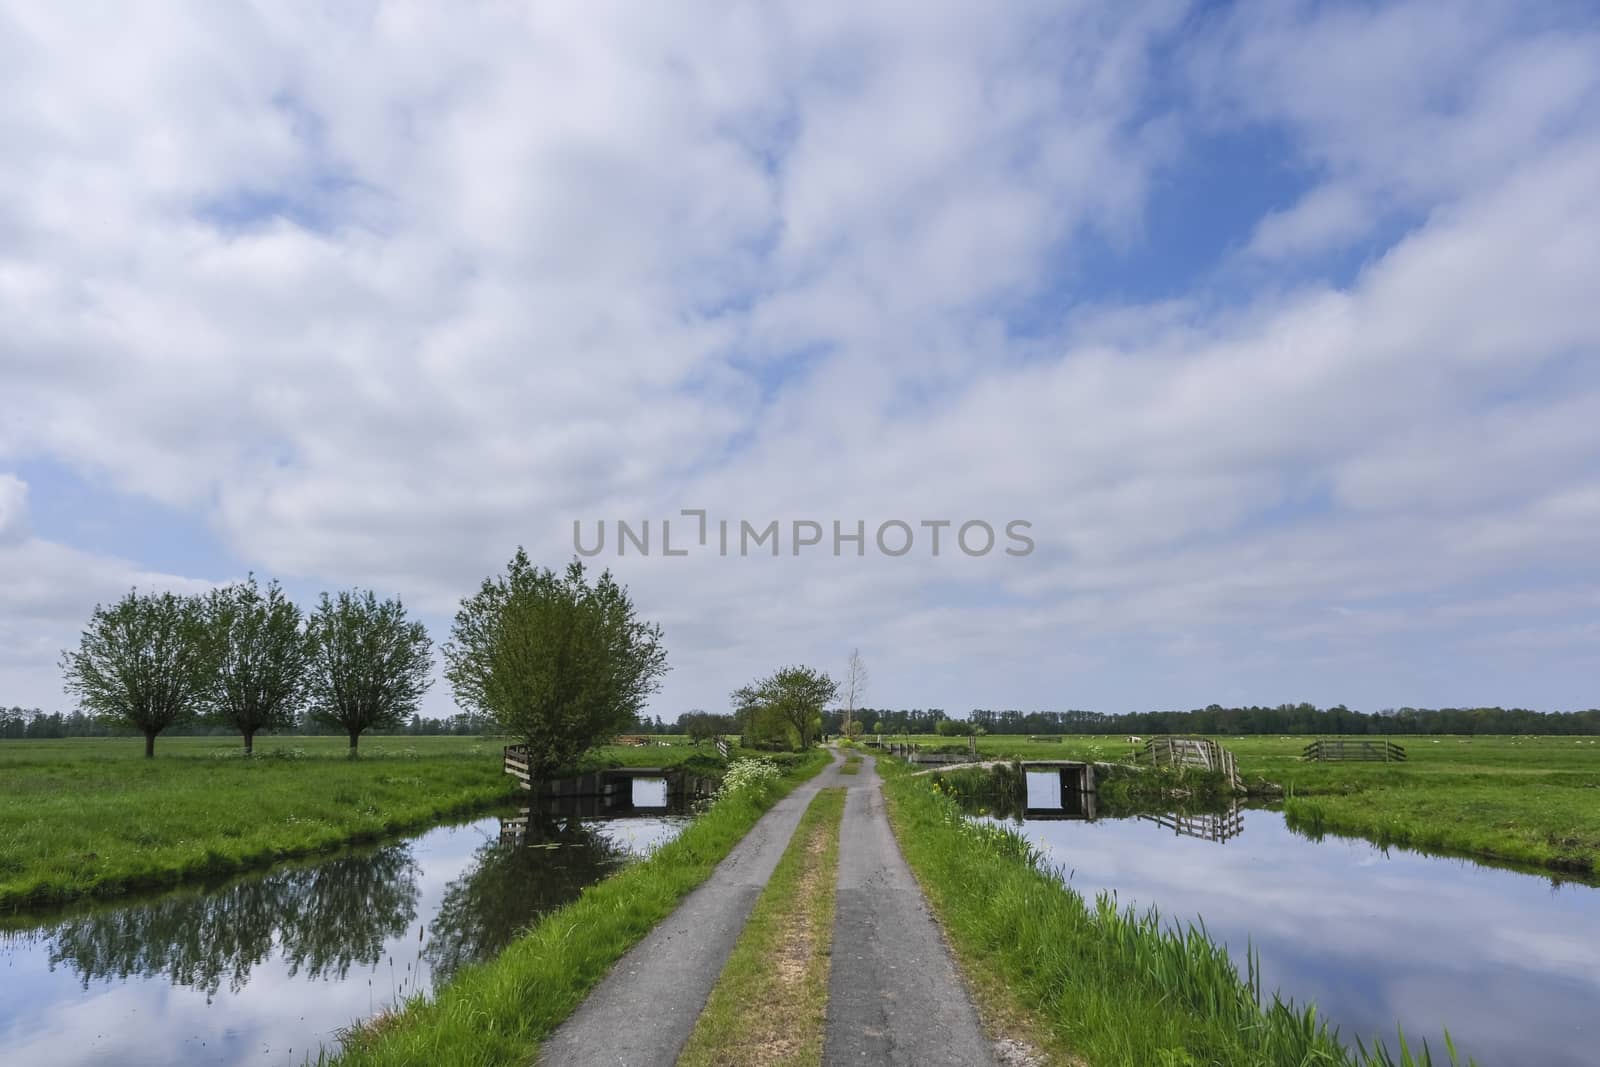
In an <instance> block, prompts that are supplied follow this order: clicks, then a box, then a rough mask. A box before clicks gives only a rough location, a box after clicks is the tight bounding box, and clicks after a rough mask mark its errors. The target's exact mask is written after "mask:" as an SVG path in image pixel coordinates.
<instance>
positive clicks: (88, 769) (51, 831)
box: [0, 736, 704, 910]
mask: <svg viewBox="0 0 1600 1067" xmlns="http://www.w3.org/2000/svg"><path fill="white" fill-rule="evenodd" d="M346 746H347V742H346V741H345V739H344V738H337V737H298V736H295V737H262V738H258V739H257V741H256V756H255V758H254V759H249V760H246V759H243V758H241V757H240V745H239V742H238V739H237V738H228V737H183V738H170V739H164V740H161V741H159V742H158V743H157V745H156V758H155V759H153V760H146V759H144V758H143V754H144V753H143V742H142V740H141V739H139V738H133V739H125V738H74V739H69V740H63V741H0V910H16V909H18V908H21V907H24V906H29V907H31V906H38V905H45V904H50V903H54V902H58V901H62V900H67V899H70V898H73V897H78V896H86V895H88V896H107V895H113V894H116V893H119V892H123V891H126V890H130V889H135V888H144V887H151V886H162V885H170V884H174V883H177V882H179V881H183V880H185V879H190V878H196V877H203V876H209V875H218V874H225V873H230V872H233V871H237V870H241V869H244V868H247V867H252V866H257V865H261V864H264V863H269V862H272V861H273V860H277V859H282V858H285V857H289V856H298V855H308V854H311V853H314V852H319V851H323V850H325V849H330V848H334V847H337V846H339V845H343V844H347V843H350V842H354V841H362V840H369V839H372V838H377V837H381V836H383V835H385V834H389V833H393V832H395V831H398V830H403V829H409V828H413V827H417V826H421V825H425V824H427V823H430V822H433V821H435V820H437V819H440V818H443V817H445V816H449V815H456V814H462V813H465V812H468V811H472V810H476V809H480V808H483V807H486V806H488V805H491V804H494V803H496V802H500V801H506V800H511V799H513V798H514V797H515V796H516V795H517V794H516V792H515V790H514V789H513V783H512V781H511V779H510V778H508V777H507V776H506V775H505V774H503V773H502V770H501V747H502V742H501V741H499V740H484V739H478V738H469V737H368V738H366V739H364V740H363V741H362V744H361V750H360V751H361V756H360V758H358V759H355V760H351V759H348V758H346V756H347V752H348V749H347V747H346ZM697 757H699V758H700V759H704V757H700V756H699V754H698V753H697V752H696V750H695V749H693V748H692V747H690V746H688V745H687V744H676V745H673V746H672V747H658V746H651V747H646V748H632V747H608V748H603V749H599V750H597V751H596V752H595V753H593V754H592V755H591V757H590V758H589V759H588V760H586V764H587V765H594V766H607V765H609V766H620V765H632V766H671V765H676V764H679V763H683V762H687V761H690V760H695V759H696V758H697Z"/></svg>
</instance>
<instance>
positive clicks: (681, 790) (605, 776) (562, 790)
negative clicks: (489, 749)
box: [505, 745, 704, 807]
mask: <svg viewBox="0 0 1600 1067" xmlns="http://www.w3.org/2000/svg"><path fill="white" fill-rule="evenodd" d="M505 772H506V773H507V774H509V775H511V776H512V777H513V778H515V779H516V780H517V783H518V784H519V785H521V786H522V788H523V789H526V790H528V791H529V792H533V791H534V788H535V787H534V782H533V777H532V774H531V773H530V772H529V762H528V749H527V746H525V745H507V746H506V749H505ZM636 778H659V779H661V780H663V781H665V782H666V784H667V790H666V793H667V796H668V797H673V796H684V795H688V796H698V795H700V794H701V793H703V792H704V782H703V781H702V780H701V779H699V778H697V777H695V776H694V775H692V774H688V773H687V772H685V771H684V770H683V769H682V768H679V767H608V768H606V769H605V770H600V771H591V772H589V773H588V774H579V775H574V776H573V777H570V778H557V779H554V780H553V781H548V782H540V783H538V790H537V792H538V796H539V797H540V799H565V798H579V797H600V798H604V799H605V801H606V805H603V806H610V807H624V806H625V807H632V806H633V782H634V779H636Z"/></svg>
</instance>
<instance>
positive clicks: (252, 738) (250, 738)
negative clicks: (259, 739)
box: [244, 730, 256, 758]
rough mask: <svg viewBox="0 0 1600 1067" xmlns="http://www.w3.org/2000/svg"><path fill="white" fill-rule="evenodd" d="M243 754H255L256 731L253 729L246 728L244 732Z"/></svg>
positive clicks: (247, 755)
mask: <svg viewBox="0 0 1600 1067" xmlns="http://www.w3.org/2000/svg"><path fill="white" fill-rule="evenodd" d="M244 754H245V757H246V758H249V757H250V756H253V755H255V754H256V732H255V731H254V730H246V731H245V732H244Z"/></svg>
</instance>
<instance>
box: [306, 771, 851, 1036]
mask: <svg viewBox="0 0 1600 1067" xmlns="http://www.w3.org/2000/svg"><path fill="white" fill-rule="evenodd" d="M827 762H828V757H827V756H826V755H824V754H823V753H821V752H813V753H809V754H807V756H806V757H805V758H804V759H803V760H801V761H800V762H798V763H796V764H795V765H794V768H793V770H792V771H791V774H790V776H789V777H788V778H787V779H784V780H782V781H779V782H775V783H767V784H763V785H760V786H754V787H751V788H748V789H742V790H739V791H737V792H733V793H730V794H729V795H727V796H724V797H722V798H721V799H719V800H718V801H717V802H716V803H715V804H713V805H712V806H711V807H710V808H709V809H708V810H707V811H706V812H705V814H703V815H701V816H700V817H699V818H697V819H696V820H695V821H694V822H693V823H692V824H691V825H690V826H689V827H688V829H686V830H684V832H683V833H682V834H680V835H679V836H678V837H676V838H674V839H673V840H672V841H670V842H668V843H667V844H665V845H663V846H661V847H660V848H659V849H657V850H656V851H655V852H653V853H651V855H650V856H649V857H648V858H646V859H644V860H642V861H640V862H638V863H636V864H633V865H631V866H629V867H627V868H625V869H623V870H622V871H621V872H619V873H618V874H616V875H613V876H612V877H610V878H608V879H606V880H605V881H603V882H600V883H598V884H597V885H593V886H590V887H589V888H587V889H585V890H584V892H583V895H582V896H580V897H579V898H578V899H577V900H576V901H574V902H573V903H571V904H569V905H567V906H566V907H564V908H561V909H560V910H558V911H555V912H552V913H550V914H549V915H547V916H545V917H544V918H543V919H541V920H540V921H539V922H538V923H537V924H536V925H535V926H533V927H532V928H531V929H530V930H529V931H528V932H527V933H526V934H525V935H524V936H523V937H521V938H520V939H518V940H517V941H516V942H514V943H513V944H512V945H511V946H510V947H509V948H507V949H506V950H505V951H504V952H503V953H501V954H500V955H499V956H497V957H496V958H495V959H493V960H491V961H489V962H488V963H485V964H482V965H480V966H477V967H470V968H466V969H463V970H462V971H459V972H458V973H457V975H456V977H455V978H454V979H452V980H451V982H450V983H449V984H448V985H447V986H445V988H444V989H443V990H440V991H439V992H438V993H437V994H436V995H435V996H434V997H432V998H418V999H416V1000H413V1001H410V1002H409V1003H407V1004H405V1005H404V1006H402V1007H401V1008H400V1009H399V1010H397V1011H395V1012H393V1013H390V1014H387V1015H384V1016H382V1017H380V1018H378V1019H375V1020H371V1021H369V1022H368V1023H367V1024H366V1025H363V1026H358V1027H355V1028H353V1029H352V1030H351V1031H350V1032H349V1034H348V1036H347V1037H346V1043H345V1046H344V1048H343V1049H342V1050H341V1051H340V1052H339V1053H337V1054H334V1055H331V1056H330V1055H325V1056H323V1057H322V1058H321V1059H320V1060H319V1062H320V1063H329V1062H332V1063H337V1064H340V1065H342V1067H377V1065H384V1067H398V1065H408V1067H409V1065H415V1067H489V1065H492V1064H508V1063H530V1062H532V1061H533V1059H534V1056H535V1054H536V1053H537V1051H538V1046H539V1042H540V1041H541V1040H543V1039H544V1038H546V1037H548V1036H549V1035H550V1033H551V1032H552V1031H554V1029H555V1028H556V1026H558V1025H559V1024H560V1023H561V1021H562V1020H563V1019H565V1018H566V1017H567V1016H568V1015H570V1014H571V1013H572V1011H573V1009H574V1008H576V1007H577V1006H578V1004H579V1003H580V1002H581V1001H582V1000H583V998H584V997H585V996H586V995H587V994H588V992H589V990H590V989H591V988H592V987H593V986H594V985H595V984H596V983H597V982H599V981H600V979H601V978H603V977H604V976H605V974H606V972H607V971H609V970H610V969H611V966H612V964H614V963H616V961H617V960H618V959H620V958H621V957H622V954H623V953H625V952H626V951H627V950H628V949H629V948H631V947H632V946H633V945H634V944H635V943H636V942H638V940H639V939H640V938H642V937H644V935H645V934H647V933H649V931H650V930H651V928H653V927H654V926H655V925H656V923H658V922H660V921H661V920H662V919H664V918H665V917H666V916H667V915H668V914H670V913H671V911H672V909H673V908H674V907H676V906H677V904H678V901H679V900H680V899H682V897H683V896H684V895H685V894H686V893H688V892H689V891H690V890H691V889H693V888H694V887H695V886H697V885H699V884H700V883H701V882H703V881H705V879H706V878H707V877H708V876H709V875H710V874H711V871H712V870H713V869H714V868H715V867H716V865H717V864H718V863H719V862H721V860H722V858H723V857H724V856H726V855H727V854H728V852H729V851H730V850H731V849H732V848H733V846H734V845H736V844H737V843H738V842H739V840H740V839H741V838H743V837H744V835H745V834H746V832H748V831H749V829H750V827H752V826H754V825H755V822H756V820H757V819H759V818H760V817H761V816H762V814H764V813H765V812H766V811H767V809H769V808H770V807H771V806H772V805H773V804H775V803H776V802H777V801H778V799H779V798H780V797H782V796H783V795H785V794H786V793H788V792H789V791H790V790H792V789H793V788H794V787H795V785H797V784H798V783H799V782H800V781H803V780H804V779H806V778H809V777H811V776H812V775H815V774H816V773H817V772H818V771H820V770H821V769H822V768H823V767H824V766H825V765H826V764H827Z"/></svg>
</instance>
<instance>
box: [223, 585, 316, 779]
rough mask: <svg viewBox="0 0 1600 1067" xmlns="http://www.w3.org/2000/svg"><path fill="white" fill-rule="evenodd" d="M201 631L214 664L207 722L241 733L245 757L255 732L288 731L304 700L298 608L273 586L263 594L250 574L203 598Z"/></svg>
mask: <svg viewBox="0 0 1600 1067" xmlns="http://www.w3.org/2000/svg"><path fill="white" fill-rule="evenodd" d="M205 630H206V640H207V642H208V644H209V646H210V654H211V656H212V658H213V662H214V663H215V665H216V671H215V674H214V676H213V678H212V686H211V692H210V694H209V704H210V718H211V719H213V720H214V721H216V722H220V723H224V724H226V725H228V726H231V727H233V729H235V730H238V731H239V732H240V733H241V734H243V735H244V754H245V755H246V756H249V755H251V754H253V753H254V751H255V737H256V732H257V731H258V730H287V729H289V728H291V727H293V726H294V724H295V721H296V717H297V715H298V714H299V711H300V705H301V704H302V703H303V702H304V700H305V692H306V667H307V645H306V641H305V639H304V638H303V637H302V636H301V634H300V609H299V608H298V607H296V606H295V604H294V603H293V602H292V601H291V600H289V598H288V597H286V596H284V595H283V590H282V589H281V588H279V586H278V583H277V582H271V583H269V584H268V585H267V588H266V590H265V591H263V590H262V589H261V587H260V586H258V585H257V584H256V578H255V575H253V574H252V575H250V577H249V578H248V579H247V580H246V581H244V582H241V583H238V584H235V585H228V586H224V587H222V588H221V589H213V590H212V591H211V592H210V593H208V594H206V598H205Z"/></svg>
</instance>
